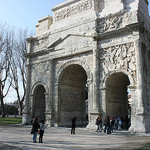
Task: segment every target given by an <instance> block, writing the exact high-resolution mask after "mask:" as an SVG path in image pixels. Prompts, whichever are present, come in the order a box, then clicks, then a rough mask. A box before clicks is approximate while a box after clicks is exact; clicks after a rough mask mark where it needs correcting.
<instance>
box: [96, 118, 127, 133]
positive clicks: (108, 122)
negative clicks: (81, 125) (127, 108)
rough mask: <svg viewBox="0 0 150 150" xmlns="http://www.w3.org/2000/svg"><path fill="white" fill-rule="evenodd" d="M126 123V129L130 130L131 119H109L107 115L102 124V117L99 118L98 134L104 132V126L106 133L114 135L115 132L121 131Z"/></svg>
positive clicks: (97, 123)
mask: <svg viewBox="0 0 150 150" xmlns="http://www.w3.org/2000/svg"><path fill="white" fill-rule="evenodd" d="M123 123H124V128H125V129H128V128H129V119H128V117H127V118H125V119H124V118H123V117H119V116H115V118H114V117H109V115H106V117H105V119H104V121H103V122H102V118H101V117H97V119H96V123H95V124H96V125H97V130H96V132H98V131H99V132H102V130H103V126H104V133H107V134H110V133H113V132H114V130H119V131H121V129H122V127H123Z"/></svg>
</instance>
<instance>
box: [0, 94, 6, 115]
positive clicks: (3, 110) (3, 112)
mask: <svg viewBox="0 0 150 150" xmlns="http://www.w3.org/2000/svg"><path fill="white" fill-rule="evenodd" d="M0 98H1V106H2V117H6V116H5V105H4V101H3V95H2V94H1V95H0Z"/></svg>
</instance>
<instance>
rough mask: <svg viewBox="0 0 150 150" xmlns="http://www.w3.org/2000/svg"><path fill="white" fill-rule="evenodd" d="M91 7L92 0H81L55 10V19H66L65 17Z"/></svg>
mask: <svg viewBox="0 0 150 150" xmlns="http://www.w3.org/2000/svg"><path fill="white" fill-rule="evenodd" d="M91 7H92V2H91V0H84V1H80V2H78V3H76V4H73V5H70V6H67V7H66V8H64V9H61V10H58V11H55V12H54V20H55V21H57V20H61V19H65V18H67V17H69V16H72V15H74V14H77V13H79V12H83V11H86V10H88V9H91Z"/></svg>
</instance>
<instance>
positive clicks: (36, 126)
mask: <svg viewBox="0 0 150 150" xmlns="http://www.w3.org/2000/svg"><path fill="white" fill-rule="evenodd" d="M30 123H31V124H32V132H33V143H37V141H36V139H37V133H38V129H39V128H40V125H39V123H38V117H35V118H34V119H33V120H31V121H30Z"/></svg>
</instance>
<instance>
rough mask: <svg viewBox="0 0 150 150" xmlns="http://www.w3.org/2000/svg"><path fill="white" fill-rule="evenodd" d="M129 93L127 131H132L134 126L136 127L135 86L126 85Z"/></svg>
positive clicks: (136, 97)
mask: <svg viewBox="0 0 150 150" xmlns="http://www.w3.org/2000/svg"><path fill="white" fill-rule="evenodd" d="M128 88H129V90H130V93H131V116H130V117H131V118H130V119H131V126H130V128H129V131H134V128H135V127H136V115H135V114H136V108H137V103H136V101H137V99H138V96H137V94H136V86H131V85H130V86H128Z"/></svg>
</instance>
